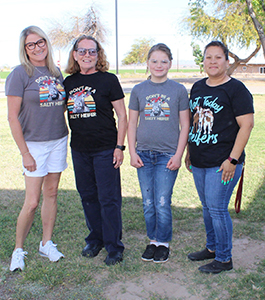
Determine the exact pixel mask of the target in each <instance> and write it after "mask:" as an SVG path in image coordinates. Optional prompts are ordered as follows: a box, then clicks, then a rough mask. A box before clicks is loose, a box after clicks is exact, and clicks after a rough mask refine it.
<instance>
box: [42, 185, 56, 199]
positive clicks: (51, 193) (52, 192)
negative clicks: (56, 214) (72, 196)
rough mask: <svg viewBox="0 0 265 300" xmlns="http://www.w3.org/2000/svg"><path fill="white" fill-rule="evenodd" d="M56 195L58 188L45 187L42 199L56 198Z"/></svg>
mask: <svg viewBox="0 0 265 300" xmlns="http://www.w3.org/2000/svg"><path fill="white" fill-rule="evenodd" d="M57 194H58V186H57V185H55V186H45V188H44V189H43V197H44V198H46V197H48V198H55V199H56V198H57Z"/></svg>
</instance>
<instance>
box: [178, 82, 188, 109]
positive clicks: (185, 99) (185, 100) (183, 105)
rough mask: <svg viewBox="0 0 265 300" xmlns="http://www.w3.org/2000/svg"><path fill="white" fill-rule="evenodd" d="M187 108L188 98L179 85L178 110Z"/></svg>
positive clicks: (182, 87)
mask: <svg viewBox="0 0 265 300" xmlns="http://www.w3.org/2000/svg"><path fill="white" fill-rule="evenodd" d="M188 108H189V96H188V92H187V90H186V88H185V87H184V85H182V84H181V85H180V104H179V110H180V111H182V110H186V109H188Z"/></svg>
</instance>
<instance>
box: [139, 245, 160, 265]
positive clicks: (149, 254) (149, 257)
mask: <svg viewBox="0 0 265 300" xmlns="http://www.w3.org/2000/svg"><path fill="white" fill-rule="evenodd" d="M156 248H157V247H156V245H154V244H151V245H147V246H146V249H145V251H144V253H143V255H142V257H141V258H142V260H144V261H153V260H154V254H155V251H156Z"/></svg>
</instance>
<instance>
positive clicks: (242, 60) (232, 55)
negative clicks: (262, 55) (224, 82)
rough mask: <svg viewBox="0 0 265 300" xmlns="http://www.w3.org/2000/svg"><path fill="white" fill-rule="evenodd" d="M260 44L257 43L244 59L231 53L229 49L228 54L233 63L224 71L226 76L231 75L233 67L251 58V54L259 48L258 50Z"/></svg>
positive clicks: (255, 52)
mask: <svg viewBox="0 0 265 300" xmlns="http://www.w3.org/2000/svg"><path fill="white" fill-rule="evenodd" d="M260 47H261V45H257V46H256V49H255V50H254V51H253V52H252V53H251V54H250V55H249V56H248V57H247V58H245V59H241V58H239V57H238V56H237V55H236V54H234V53H232V52H230V51H229V56H230V57H232V58H233V59H234V60H235V61H234V62H233V64H232V65H231V66H230V67H229V68H228V69H227V71H226V73H227V75H228V76H230V75H232V74H233V72H234V71H235V69H236V68H237V67H238V66H239V65H240V64H243V63H244V64H246V63H247V62H249V61H250V60H251V58H252V57H253V56H255V55H256V54H257V53H258V52H259V50H260Z"/></svg>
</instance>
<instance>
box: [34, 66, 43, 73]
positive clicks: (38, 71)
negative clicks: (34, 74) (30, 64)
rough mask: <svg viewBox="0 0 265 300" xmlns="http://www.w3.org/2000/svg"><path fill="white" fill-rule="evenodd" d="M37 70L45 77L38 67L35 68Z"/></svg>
mask: <svg viewBox="0 0 265 300" xmlns="http://www.w3.org/2000/svg"><path fill="white" fill-rule="evenodd" d="M35 69H36V70H37V71H38V72H39V73H40V74H42V75H45V73H43V72H41V71H40V70H39V69H38V68H37V67H35Z"/></svg>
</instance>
